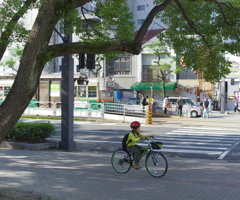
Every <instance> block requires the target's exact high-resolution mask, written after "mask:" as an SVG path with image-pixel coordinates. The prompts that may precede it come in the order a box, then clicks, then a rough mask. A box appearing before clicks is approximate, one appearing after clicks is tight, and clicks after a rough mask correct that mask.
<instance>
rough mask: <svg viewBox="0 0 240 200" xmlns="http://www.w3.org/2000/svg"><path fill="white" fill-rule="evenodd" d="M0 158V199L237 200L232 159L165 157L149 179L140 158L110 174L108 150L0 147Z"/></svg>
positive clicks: (237, 176)
mask: <svg viewBox="0 0 240 200" xmlns="http://www.w3.org/2000/svg"><path fill="white" fill-rule="evenodd" d="M0 159H1V162H0V177H1V178H0V200H10V199H11V200H26V199H29V200H37V199H45V200H47V199H48V200H81V199H83V200H85V199H86V200H118V199H119V200H120V199H121V200H122V199H124V200H125V199H126V200H134V199H139V200H146V199H162V200H203V199H206V200H239V199H240V190H239V188H240V170H239V167H240V164H239V162H236V161H235V162H227V161H224V160H205V159H179V158H170V157H167V159H168V163H169V168H168V172H167V174H166V175H165V176H163V177H161V178H153V177H151V176H150V175H149V174H148V173H147V171H146V169H145V167H144V160H143V161H141V163H140V164H141V165H142V169H140V170H134V169H131V170H130V171H129V172H128V173H127V174H118V173H116V172H115V171H114V170H113V168H112V166H111V163H110V159H111V153H93V152H85V151H76V152H67V151H61V150H13V149H1V153H0ZM17 195H18V196H17ZM20 195H21V196H20ZM4 196H5V197H4ZM7 196H8V197H7ZM13 196H15V198H14V197H13ZM10 197H11V198H10Z"/></svg>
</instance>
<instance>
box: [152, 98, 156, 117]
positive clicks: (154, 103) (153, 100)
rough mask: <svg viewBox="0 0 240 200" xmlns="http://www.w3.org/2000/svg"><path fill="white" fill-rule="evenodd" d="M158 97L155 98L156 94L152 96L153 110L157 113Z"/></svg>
mask: <svg viewBox="0 0 240 200" xmlns="http://www.w3.org/2000/svg"><path fill="white" fill-rule="evenodd" d="M156 103H157V102H156V99H155V96H154V95H153V96H152V111H153V112H154V113H155V111H156Z"/></svg>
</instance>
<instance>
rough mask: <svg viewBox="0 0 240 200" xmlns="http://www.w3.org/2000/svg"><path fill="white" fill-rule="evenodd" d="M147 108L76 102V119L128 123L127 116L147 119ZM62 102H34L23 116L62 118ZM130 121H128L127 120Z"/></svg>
mask: <svg viewBox="0 0 240 200" xmlns="http://www.w3.org/2000/svg"><path fill="white" fill-rule="evenodd" d="M146 109H147V108H146V107H145V106H142V105H127V104H119V103H86V102H81V101H75V102H74V112H73V114H74V117H87V118H106V117H109V114H111V115H115V116H121V118H119V117H118V118H117V117H115V116H111V117H110V119H116V120H121V121H126V117H127V116H131V117H141V118H143V119H144V118H145V115H146ZM61 112H62V110H61V102H47V101H33V102H30V103H29V106H28V107H27V109H26V110H25V111H24V113H23V115H31V116H53V117H57V116H59V117H60V116H61ZM106 115H108V116H106ZM127 121H128V120H127Z"/></svg>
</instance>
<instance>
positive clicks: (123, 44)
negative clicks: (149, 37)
mask: <svg viewBox="0 0 240 200" xmlns="http://www.w3.org/2000/svg"><path fill="white" fill-rule="evenodd" d="M109 51H123V52H129V53H132V54H136V55H137V54H139V53H140V51H141V45H136V44H135V43H134V42H129V41H106V42H100V43H88V42H75V43H66V44H64V43H61V44H56V45H51V46H49V47H48V48H47V51H46V53H47V54H48V56H49V57H50V58H55V57H58V56H64V55H70V54H76V53H87V54H104V53H107V52H109Z"/></svg>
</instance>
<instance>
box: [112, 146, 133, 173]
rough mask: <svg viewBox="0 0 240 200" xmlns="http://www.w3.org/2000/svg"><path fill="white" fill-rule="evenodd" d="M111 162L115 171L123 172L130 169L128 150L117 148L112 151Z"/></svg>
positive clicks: (130, 161)
mask: <svg viewBox="0 0 240 200" xmlns="http://www.w3.org/2000/svg"><path fill="white" fill-rule="evenodd" d="M111 163H112V167H113V169H114V170H115V171H116V172H118V173H122V174H124V173H127V172H128V171H129V170H130V168H131V165H132V159H131V157H130V155H129V153H128V152H126V151H123V150H122V149H118V150H116V151H114V152H113V154H112V158H111Z"/></svg>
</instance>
